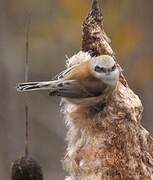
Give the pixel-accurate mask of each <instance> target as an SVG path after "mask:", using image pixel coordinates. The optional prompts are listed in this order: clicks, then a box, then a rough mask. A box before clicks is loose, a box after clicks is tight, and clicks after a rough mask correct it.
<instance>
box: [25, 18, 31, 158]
mask: <svg viewBox="0 0 153 180" xmlns="http://www.w3.org/2000/svg"><path fill="white" fill-rule="evenodd" d="M30 19H31V18H30V15H28V23H27V30H26V58H25V77H24V78H25V82H27V81H28V74H29V31H30ZM26 99H27V98H26V96H25V128H26V129H25V131H26V132H25V157H28V155H29V144H28V143H29V118H28V116H29V107H28V103H27V101H26Z"/></svg>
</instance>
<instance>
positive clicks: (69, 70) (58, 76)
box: [52, 65, 76, 80]
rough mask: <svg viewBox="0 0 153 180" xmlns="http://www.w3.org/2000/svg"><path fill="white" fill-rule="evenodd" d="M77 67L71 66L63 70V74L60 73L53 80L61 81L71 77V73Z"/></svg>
mask: <svg viewBox="0 0 153 180" xmlns="http://www.w3.org/2000/svg"><path fill="white" fill-rule="evenodd" d="M74 67H76V65H74V66H71V67H70V68H68V69H65V70H63V71H62V72H60V73H59V74H57V75H55V76H54V77H53V78H52V80H59V79H63V78H65V77H67V76H68V75H69V73H70V72H71V70H72V69H73V68H74Z"/></svg>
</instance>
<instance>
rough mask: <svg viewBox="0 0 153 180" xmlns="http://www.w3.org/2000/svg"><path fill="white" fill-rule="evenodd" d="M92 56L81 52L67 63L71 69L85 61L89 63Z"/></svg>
mask: <svg viewBox="0 0 153 180" xmlns="http://www.w3.org/2000/svg"><path fill="white" fill-rule="evenodd" d="M90 59H91V56H90V54H89V53H88V52H83V51H79V52H78V53H77V54H75V55H73V56H72V57H71V58H69V59H68V60H67V62H66V66H67V67H71V66H74V65H77V64H80V63H82V62H85V61H89V60H90Z"/></svg>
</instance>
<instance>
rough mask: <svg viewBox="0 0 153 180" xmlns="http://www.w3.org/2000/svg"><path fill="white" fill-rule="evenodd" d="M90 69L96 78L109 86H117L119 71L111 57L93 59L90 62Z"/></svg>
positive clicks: (102, 56)
mask: <svg viewBox="0 0 153 180" xmlns="http://www.w3.org/2000/svg"><path fill="white" fill-rule="evenodd" d="M90 69H91V71H92V74H93V76H94V77H96V78H97V79H100V80H102V81H103V82H104V83H106V84H108V85H111V86H115V85H116V84H117V82H118V80H119V69H118V68H117V65H116V62H115V61H114V59H113V57H111V56H109V55H101V56H98V57H93V58H92V59H91V60H90Z"/></svg>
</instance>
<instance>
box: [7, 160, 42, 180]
mask: <svg viewBox="0 0 153 180" xmlns="http://www.w3.org/2000/svg"><path fill="white" fill-rule="evenodd" d="M11 180H43V174H42V170H41V167H40V165H39V164H38V163H37V162H36V161H35V160H34V159H33V158H30V157H22V158H20V159H18V160H16V161H15V162H14V163H13V166H12V172H11Z"/></svg>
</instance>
